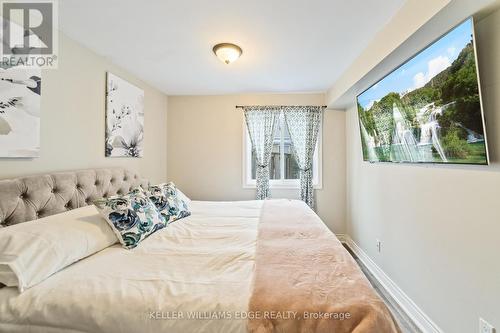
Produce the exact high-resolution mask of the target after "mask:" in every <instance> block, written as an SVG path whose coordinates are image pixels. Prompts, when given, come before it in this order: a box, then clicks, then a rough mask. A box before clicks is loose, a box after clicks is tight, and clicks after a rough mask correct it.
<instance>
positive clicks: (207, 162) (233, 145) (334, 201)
mask: <svg viewBox="0 0 500 333" xmlns="http://www.w3.org/2000/svg"><path fill="white" fill-rule="evenodd" d="M268 104H270V105H273V104H274V105H323V104H324V95H323V94H280V95H273V94H269V95H226V96H170V97H169V99H168V146H167V147H168V175H169V179H170V180H173V181H174V182H175V183H176V184H177V185H178V186H179V187H180V188H181V189H182V190H183V191H184V192H186V193H187V194H188V195H189V196H191V197H192V198H193V199H198V200H250V199H254V198H255V189H244V188H243V187H242V185H243V184H242V139H243V112H242V110H240V109H236V108H235V106H236V105H268ZM298 193H299V192H298V189H296V190H281V191H278V190H272V195H273V197H275V198H276V197H292V198H298ZM316 199H317V212H318V214H319V215H320V217H321V218H322V219H323V220H324V221H325V223H326V224H327V225H329V226H330V228H331V229H332V230H334V231H335V232H338V233H343V232H344V231H345V228H344V219H345V218H344V217H345V113H344V112H342V111H326V112H325V115H324V124H323V188H322V189H321V190H316Z"/></svg>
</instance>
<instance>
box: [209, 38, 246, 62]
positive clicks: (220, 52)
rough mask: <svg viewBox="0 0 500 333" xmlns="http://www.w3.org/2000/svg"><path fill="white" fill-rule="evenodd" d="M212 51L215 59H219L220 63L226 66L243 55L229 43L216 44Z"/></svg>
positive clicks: (241, 51) (239, 49) (236, 47)
mask: <svg viewBox="0 0 500 333" xmlns="http://www.w3.org/2000/svg"><path fill="white" fill-rule="evenodd" d="M212 50H213V51H214V53H215V55H216V56H217V58H219V59H220V61H222V62H223V63H225V64H226V65H229V64H230V63H232V62H234V61H236V60H237V59H238V58H239V57H240V56H241V54H242V53H243V50H242V49H241V47H239V46H238V45H235V44H231V43H220V44H217V45H215V46H214V48H213V49H212Z"/></svg>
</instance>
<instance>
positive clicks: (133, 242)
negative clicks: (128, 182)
mask: <svg viewBox="0 0 500 333" xmlns="http://www.w3.org/2000/svg"><path fill="white" fill-rule="evenodd" d="M94 205H95V206H96V207H97V210H98V211H99V213H100V214H101V215H102V216H103V217H104V219H105V220H106V221H107V222H108V224H109V225H110V226H111V228H112V229H113V231H114V233H115V234H116V236H117V237H118V240H119V241H120V243H121V244H122V245H123V247H124V248H126V249H132V248H134V247H136V246H137V245H138V244H139V243H140V242H141V241H143V240H144V239H145V238H146V237H148V236H149V235H151V234H152V233H154V232H155V231H157V230H160V229H162V228H164V227H165V226H166V225H167V223H166V221H165V218H164V217H163V216H162V215H161V214H160V213H159V212H158V210H156V207H155V205H154V204H153V203H152V202H151V200H149V199H148V197H147V196H146V195H145V193H144V192H142V191H140V190H138V189H137V190H133V191H131V192H130V193H128V194H127V195H124V196H114V197H110V198H107V199H99V200H96V201H95V202H94Z"/></svg>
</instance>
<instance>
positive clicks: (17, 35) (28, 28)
mask: <svg viewBox="0 0 500 333" xmlns="http://www.w3.org/2000/svg"><path fill="white" fill-rule="evenodd" d="M1 8H2V31H1V41H2V59H1V63H0V67H4V68H6V67H15V66H29V67H31V66H36V67H42V68H55V67H56V65H57V55H56V53H57V52H56V51H57V26H56V25H57V15H56V13H57V3H56V2H55V1H50V0H48V1H47V0H46V1H36V0H35V1H34V0H32V1H29V2H28V1H12V0H9V1H2V6H1Z"/></svg>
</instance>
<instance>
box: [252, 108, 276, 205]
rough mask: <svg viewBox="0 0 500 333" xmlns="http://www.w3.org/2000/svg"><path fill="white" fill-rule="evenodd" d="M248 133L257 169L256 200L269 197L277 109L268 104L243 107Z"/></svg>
mask: <svg viewBox="0 0 500 333" xmlns="http://www.w3.org/2000/svg"><path fill="white" fill-rule="evenodd" d="M243 110H244V114H245V121H246V123H247V129H248V134H249V136H250V141H251V142H252V150H253V151H254V153H255V157H256V162H257V165H256V166H257V170H256V183H257V195H256V198H257V200H264V199H266V198H268V197H270V195H271V192H270V190H269V164H270V161H271V153H272V149H273V136H274V124H275V120H276V117H278V116H279V110H277V109H276V107H270V106H246V107H244V108H243Z"/></svg>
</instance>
